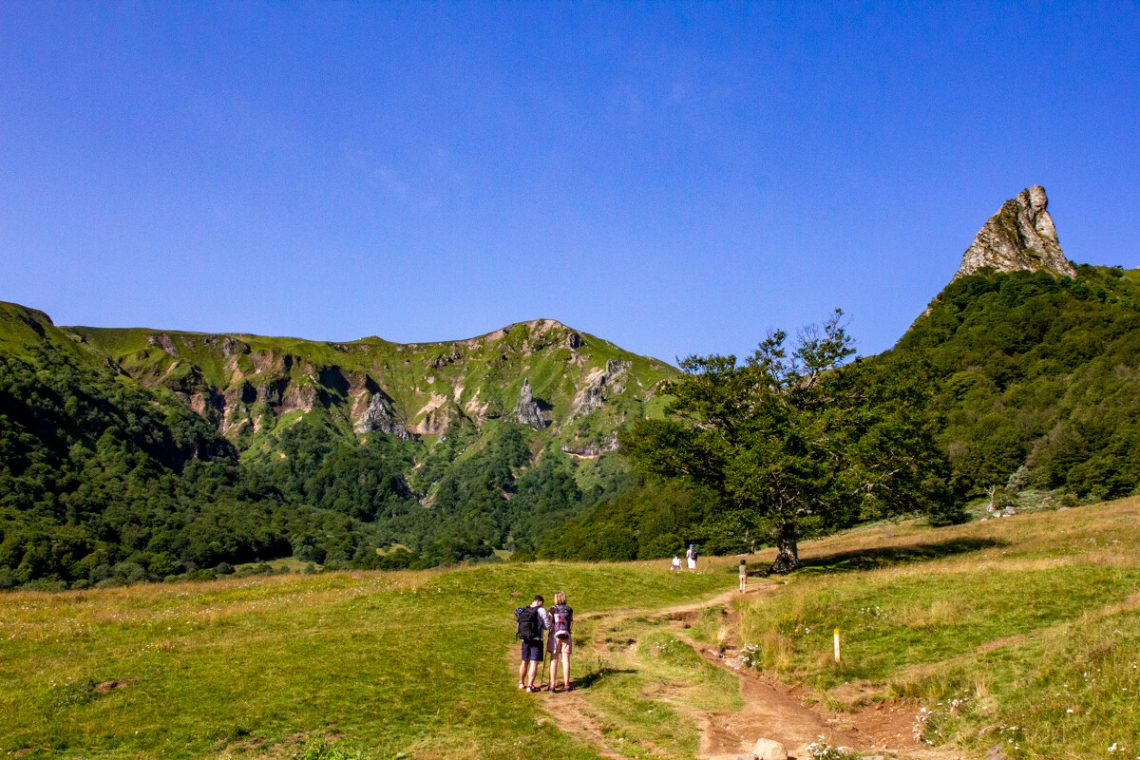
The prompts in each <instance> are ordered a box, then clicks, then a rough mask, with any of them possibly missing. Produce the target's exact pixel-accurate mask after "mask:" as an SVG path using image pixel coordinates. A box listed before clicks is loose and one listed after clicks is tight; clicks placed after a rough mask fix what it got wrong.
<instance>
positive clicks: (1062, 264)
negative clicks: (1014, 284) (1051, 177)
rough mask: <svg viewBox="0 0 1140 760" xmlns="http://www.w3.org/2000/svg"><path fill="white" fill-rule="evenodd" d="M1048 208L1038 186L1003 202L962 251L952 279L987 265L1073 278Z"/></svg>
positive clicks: (1046, 198)
mask: <svg viewBox="0 0 1140 760" xmlns="http://www.w3.org/2000/svg"><path fill="white" fill-rule="evenodd" d="M1048 207H1049V198H1048V196H1046V195H1045V188H1043V187H1041V185H1034V186H1033V187H1028V188H1026V189H1025V190H1022V191H1021V192H1020V193H1018V195H1017V197H1015V198H1012V199H1010V200H1008V201H1006V202H1005V203H1003V204H1002V206H1001V208H1000V209H998V212H997V213H996V214H994V215H993V216H991V217H990V218H989V221H987V222H986V223H985V224H984V225H982V229H980V230H979V231H978V234H977V235H975V236H974V242H972V243H971V244H970V247H969V248H967V249H966V252H965V253H964V254H962V264H961V266H959V267H958V271H957V273H955V275H954V279H958V278H959V277H965V276H966V275H968V274H973V273H974V272H977V271H978V270H980V269H987V268H988V269H992V270H994V271H997V272H1017V271H1028V272H1038V271H1046V272H1052V273H1053V274H1055V275H1060V276H1063V277H1076V275H1077V270H1076V269H1075V268H1074V267H1073V265H1072V263H1071V262H1070V261H1069V260H1068V259H1067V258H1065V254H1064V252H1063V251H1062V250H1061V244H1060V242H1059V241H1058V240H1057V229H1056V227H1054V226H1053V217H1051V216H1050V215H1049V211H1048V210H1047V209H1048Z"/></svg>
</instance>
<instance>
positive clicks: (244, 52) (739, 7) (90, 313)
mask: <svg viewBox="0 0 1140 760" xmlns="http://www.w3.org/2000/svg"><path fill="white" fill-rule="evenodd" d="M896 5H898V6H903V4H893V3H869V4H855V3H846V2H843V3H839V2H837V3H833V4H823V3H800V2H795V3H792V2H789V3H784V4H768V3H758V2H757V3H745V4H712V3H685V4H676V5H674V4H665V3H648V4H636V5H635V4H594V3H584V4H563V3H510V4H507V3H487V4H466V3H463V4H450V3H433V4H426V3H423V4H421V3H391V4H379V3H359V4H357V3H338V4H323V3H307V4H279V3H264V4H263V3H253V2H245V3H233V2H225V3H219V4H210V3H166V2H156V3H133V2H114V3H62V4H48V3H40V2H6V3H0V300H8V301H16V302H19V303H23V304H25V305H28V306H33V307H36V308H39V309H42V310H44V311H46V312H48V313H49V314H51V315H52V317H53V318H54V319H55V321H56V323H57V324H84V325H98V326H149V327H160V328H172V329H173V328H179V329H188V330H201V331H212V332H214V331H216V332H223V331H229V332H251V333H260V334H269V335H295V336H299V337H304V338H312V339H322V340H349V339H353V338H357V337H361V336H365V335H380V336H382V337H385V338H388V339H390V340H396V341H401V342H414V341H427V340H444V339H452V338H463V337H469V336H472V335H476V334H480V333H483V332H487V331H489V330H492V329H495V328H497V327H500V326H502V325H505V324H508V323H511V322H516V321H520V320H525V319H533V318H537V317H552V318H555V319H559V320H561V321H563V322H566V323H567V324H570V325H572V326H574V327H576V328H578V329H581V330H585V331H587V332H591V333H594V334H597V335H600V336H603V337H605V338H607V339H609V340H612V341H614V342H616V343H618V344H619V345H621V346H623V347H625V348H628V349H630V350H633V351H637V352H639V353H645V354H651V355H654V356H658V357H660V358H663V359H666V360H669V361H672V360H673V359H674V358H675V357H677V356H683V355H687V354H690V353H711V352H723V353H728V352H734V353H737V354H744V353H747V352H748V351H750V350H751V348H752V347H754V346H755V344H756V342H757V341H758V340H759V339H760V338H761V337H763V335H764V334H765V333H766V332H767V331H768V330H770V329H772V328H776V327H783V328H788V329H794V328H796V327H798V326H801V325H803V324H806V323H810V322H814V321H819V320H821V319H823V318H824V317H826V316H827V315H828V313H829V312H830V310H831V309H832V308H833V307H836V306H839V307H842V308H843V309H844V310H845V311H846V312H847V314H848V316H849V319H850V328H851V330H852V332H853V333H854V335H855V336H856V338H857V339H858V341H859V347H860V351H861V352H862V353H864V354H869V353H875V352H878V351H881V350H883V349H885V348H887V347H889V346H890V345H892V344H893V343H894V341H895V340H897V338H898V337H899V336H900V335H901V334H902V333H903V331H904V330H905V329H906V327H907V326H908V325H909V324H910V322H911V320H912V319H913V318H914V317H915V316H916V315H917V314H918V313H919V312H920V311H921V310H922V309H923V307H924V306H925V305H926V303H927V302H928V301H929V300H930V298H931V297H933V296H934V295H935V294H936V293H937V292H938V291H939V290H940V289H941V288H942V286H943V285H944V284H945V283H946V282H947V281H948V280H949V278H950V277H951V276H952V274H953V273H954V271H955V269H956V268H957V266H958V263H959V260H960V258H961V254H962V251H963V250H965V248H966V246H967V245H968V244H969V243H970V240H971V239H972V237H973V235H974V233H975V232H976V231H977V229H978V228H979V227H980V226H981V225H982V223H983V222H984V221H985V220H986V218H988V217H989V215H990V214H992V213H993V212H994V211H995V210H996V209H997V207H998V206H999V205H1000V203H1001V202H1002V201H1003V200H1005V199H1006V198H1009V197H1011V196H1013V195H1014V194H1015V193H1017V192H1018V191H1020V190H1021V189H1022V188H1024V187H1026V186H1028V185H1031V184H1038V183H1039V184H1043V185H1045V187H1046V189H1047V190H1048V192H1049V197H1050V211H1051V212H1052V213H1053V216H1054V219H1055V221H1056V224H1057V228H1058V232H1059V235H1060V238H1061V244H1062V246H1063V248H1064V250H1065V252H1066V253H1067V254H1068V256H1069V257H1070V258H1071V259H1074V260H1076V261H1078V262H1087V263H1097V264H1112V265H1115V264H1120V265H1124V266H1126V267H1136V266H1138V265H1140V213H1138V210H1140V187H1138V181H1140V6H1137V5H1136V4H1134V3H1120V4H1112V3H1098V4H1087V5H1086V4H1080V5H1077V4H1070V3H1063V2H1057V3H1028V4H994V3H914V4H906V6H905V7H893V6H896Z"/></svg>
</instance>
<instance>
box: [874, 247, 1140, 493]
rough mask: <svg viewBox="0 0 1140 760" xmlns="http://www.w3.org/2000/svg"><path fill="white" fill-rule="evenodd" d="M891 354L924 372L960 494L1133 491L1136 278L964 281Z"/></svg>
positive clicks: (1139, 448)
mask: <svg viewBox="0 0 1140 760" xmlns="http://www.w3.org/2000/svg"><path fill="white" fill-rule="evenodd" d="M891 353H892V354H895V355H904V356H914V357H920V358H921V359H923V360H924V361H926V362H929V363H930V364H931V366H932V367H933V368H934V372H935V378H936V383H937V386H936V393H935V397H934V404H935V408H936V410H937V411H938V412H939V413H940V414H941V415H942V416H943V418H944V423H943V427H942V432H941V435H940V441H941V443H942V445H943V446H944V447H945V450H946V452H947V454H948V456H949V457H950V461H951V463H952V466H953V472H954V475H955V478H956V479H957V480H958V482H959V484H960V485H961V486H962V487H963V488H965V489H966V490H969V491H972V492H974V493H978V492H981V491H982V490H984V489H987V488H988V487H992V486H998V487H1001V488H1003V489H1008V490H1014V491H1016V490H1020V489H1024V488H1027V487H1031V486H1032V487H1036V488H1043V489H1060V490H1061V491H1062V492H1064V493H1068V494H1071V495H1072V496H1075V497H1091V498H1112V497H1117V496H1124V495H1128V494H1131V493H1135V492H1136V491H1137V488H1138V487H1140V271H1137V270H1131V271H1127V272H1125V271H1122V270H1120V269H1116V268H1111V267H1094V266H1080V267H1078V268H1077V274H1076V277H1074V278H1068V277H1057V276H1054V275H1051V274H1049V273H1046V272H1009V273H993V272H990V273H981V274H975V275H970V276H968V277H963V278H961V279H958V280H955V281H954V282H952V283H951V284H950V285H948V286H947V287H946V289H945V290H943V291H942V293H941V294H939V296H938V297H937V298H936V299H935V300H934V302H933V303H932V304H931V306H930V310H929V313H927V314H925V315H923V316H922V317H920V318H919V319H918V320H917V321H916V322H915V323H914V325H913V326H912V327H911V328H910V330H909V331H908V332H907V333H906V335H904V336H903V338H902V339H901V340H900V341H899V343H898V345H897V346H896V347H895V348H894V350H893V352H891Z"/></svg>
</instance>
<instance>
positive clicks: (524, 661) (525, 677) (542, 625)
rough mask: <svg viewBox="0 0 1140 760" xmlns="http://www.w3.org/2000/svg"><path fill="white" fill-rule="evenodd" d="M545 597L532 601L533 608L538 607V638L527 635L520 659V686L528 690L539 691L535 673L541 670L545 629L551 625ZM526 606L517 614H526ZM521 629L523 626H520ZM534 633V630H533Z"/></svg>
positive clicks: (523, 641) (535, 612) (537, 597)
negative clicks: (544, 603)
mask: <svg viewBox="0 0 1140 760" xmlns="http://www.w3.org/2000/svg"><path fill="white" fill-rule="evenodd" d="M542 605H543V599H542V597H541V596H536V597H535V598H534V600H533V601H531V603H530V607H531V609H534V608H536V607H537V608H538V609H537V610H535V611H534V613H530V614H536V615H537V618H538V623H537V634H538V636H537V638H531V637H527V638H524V639H523V640H522V657H521V659H520V661H519V688H520V689H526V690H527V691H531V692H533V691H538V690H539V689H538V687H537V686H535V685H534V676H535V673H536V672H537V671H538V670H539V667H538V663H540V662H542V660H543V654H542V639H543V631H545V630H546V629H547V628H549V627H550V623H549V621H548V619H547V615H546V608H544V607H543V606H542ZM523 610H526V608H525V607H524V608H523V609H522V610H519V611H518V612H517V613H516V615H522V614H526V613H524V612H523ZM520 630H521V626H520ZM532 633H533V632H532Z"/></svg>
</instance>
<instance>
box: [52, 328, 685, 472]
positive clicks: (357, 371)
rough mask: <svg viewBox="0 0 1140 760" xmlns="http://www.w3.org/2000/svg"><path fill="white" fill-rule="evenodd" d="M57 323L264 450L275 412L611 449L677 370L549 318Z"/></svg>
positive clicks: (381, 427) (411, 431)
mask: <svg viewBox="0 0 1140 760" xmlns="http://www.w3.org/2000/svg"><path fill="white" fill-rule="evenodd" d="M68 330H69V332H70V335H71V336H72V337H73V339H75V340H76V341H82V342H84V343H85V344H86V345H87V346H89V347H91V349H92V350H100V349H101V350H103V351H106V352H107V354H108V356H109V358H110V359H111V360H112V361H113V362H114V365H115V367H116V369H117V370H119V371H122V372H125V373H127V374H129V375H130V376H131V377H133V378H134V379H136V380H138V381H139V382H140V383H142V384H143V385H146V386H148V387H152V388H162V389H165V390H166V391H169V392H172V393H173V394H174V395H175V396H177V397H178V398H180V399H181V400H182V401H183V402H184V403H185V404H186V405H187V406H188V407H190V408H191V409H192V410H194V411H195V412H197V413H198V414H199V415H201V416H202V417H204V418H205V419H206V420H207V421H209V422H210V423H211V424H212V425H214V426H215V428H216V429H217V431H218V432H219V433H221V434H222V435H224V436H225V437H226V438H228V439H229V440H230V441H231V442H233V443H234V444H236V445H237V446H238V448H239V449H241V450H244V449H246V448H248V447H253V446H258V447H259V448H264V447H263V446H260V444H258V443H257V441H258V439H259V436H262V435H263V434H268V435H273V431H274V430H276V429H277V425H278V422H279V421H281V420H285V421H286V423H288V424H291V423H292V422H294V421H296V420H297V419H299V417H300V416H306V415H309V414H317V415H323V416H324V417H325V418H327V419H328V420H329V421H331V422H332V424H333V425H334V426H336V427H337V428H338V429H341V430H344V431H345V432H346V434H356V435H363V434H368V433H372V432H381V433H383V434H385V435H388V436H393V437H395V438H399V439H404V440H407V439H409V438H413V437H418V436H439V435H442V434H443V433H444V432H445V431H446V430H447V429H448V427H449V426H450V425H452V424H455V423H463V424H470V425H473V426H474V427H475V428H476V429H481V428H482V427H483V425H484V424H485V423H486V422H488V421H491V420H503V421H506V422H509V423H515V424H520V425H525V426H527V427H529V428H531V429H532V430H533V431H534V432H535V434H536V435H538V436H540V437H541V438H542V439H543V440H544V441H545V440H550V439H553V440H556V441H557V442H558V444H559V445H561V446H563V447H565V448H568V449H570V450H573V451H577V450H579V449H581V450H583V451H586V450H590V451H593V450H594V449H599V450H605V451H609V450H612V449H611V448H606V446H607V445H608V444H609V442H611V441H612V440H613V437H614V435H615V434H616V431H617V429H618V428H619V427H620V426H622V425H624V424H626V423H627V422H628V421H629V420H631V419H636V418H638V417H640V416H642V415H643V414H645V407H646V404H647V403H648V401H649V400H650V399H651V398H652V397H653V395H654V392H655V388H656V385H657V383H658V382H659V381H660V380H662V379H663V378H665V377H667V376H669V375H671V374H672V373H673V372H675V370H673V369H672V368H670V367H669V366H668V365H665V364H663V363H662V362H659V361H656V360H654V359H649V358H647V357H640V356H636V355H634V354H630V353H628V352H626V351H622V350H621V349H620V348H618V347H617V346H614V345H612V344H610V343H607V342H606V341H603V340H601V339H599V338H596V337H593V336H588V335H583V334H582V333H578V332H576V331H574V330H571V329H570V328H568V327H567V326H565V325H563V324H561V323H559V322H555V321H553V320H535V321H533V322H522V323H518V324H514V325H510V326H508V327H505V328H502V329H500V330H495V331H494V332H491V333H488V334H486V335H482V336H479V337H476V338H469V339H466V340H459V341H452V342H447V343H424V344H404V345H400V344H395V343H389V342H387V341H384V340H381V339H379V338H363V339H361V340H359V341H352V342H349V343H327V342H318V341H306V340H299V339H295V338H269V337H261V336H255V335H240V336H239V335H205V334H200V333H185V332H176V331H155V330H145V329H129V330H117V329H97V328H86V327H73V328H68ZM268 445H269V446H270V447H271V446H272V442H268ZM599 447H600V448H599Z"/></svg>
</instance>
